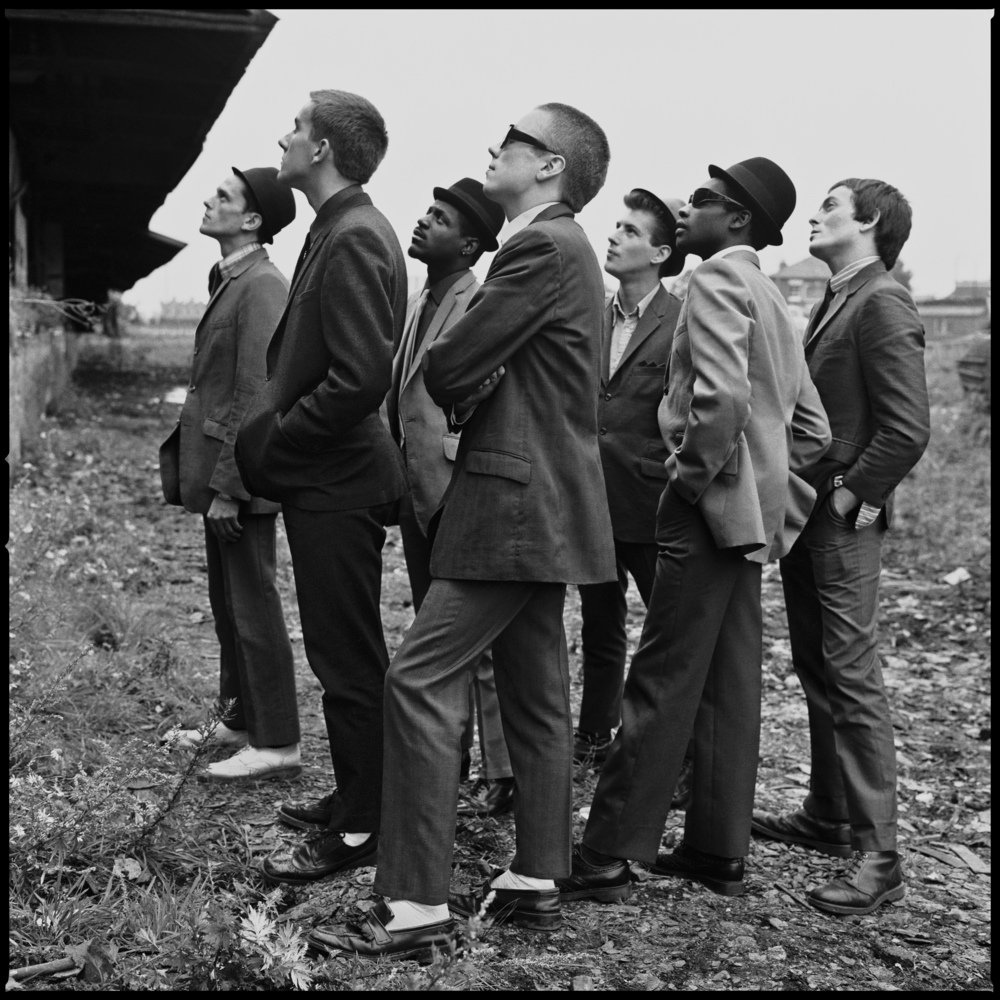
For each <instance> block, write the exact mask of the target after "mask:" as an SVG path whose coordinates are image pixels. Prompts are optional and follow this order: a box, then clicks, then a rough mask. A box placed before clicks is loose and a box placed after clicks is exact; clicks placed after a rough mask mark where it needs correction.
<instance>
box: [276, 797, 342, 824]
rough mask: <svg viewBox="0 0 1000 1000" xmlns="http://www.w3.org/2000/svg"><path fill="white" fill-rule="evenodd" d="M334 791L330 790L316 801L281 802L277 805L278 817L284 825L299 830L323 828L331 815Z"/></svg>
mask: <svg viewBox="0 0 1000 1000" xmlns="http://www.w3.org/2000/svg"><path fill="white" fill-rule="evenodd" d="M336 798H337V793H336V792H330V794H329V795H324V796H323V798H321V799H319V800H318V801H316V802H306V803H303V804H302V805H292V803H290V802H289V803H285V802H282V803H281V805H280V806H278V819H280V820H281V822H282V823H284V824H285V825H286V826H294V827H297V828H298V829H300V830H325V829H326V828H327V826H329V824H330V818H331V817H332V816H333V803H334V800H335V799H336Z"/></svg>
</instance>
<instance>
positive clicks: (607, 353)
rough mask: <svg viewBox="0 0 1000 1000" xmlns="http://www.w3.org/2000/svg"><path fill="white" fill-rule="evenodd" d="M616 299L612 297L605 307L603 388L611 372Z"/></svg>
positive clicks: (602, 357) (602, 335) (602, 360)
mask: <svg viewBox="0 0 1000 1000" xmlns="http://www.w3.org/2000/svg"><path fill="white" fill-rule="evenodd" d="M614 301H615V297H614V296H613V295H612V296H611V298H610V299H608V301H607V303H606V304H605V306H604V324H603V326H602V327H601V386H602V387H603V386H606V385H607V384H608V372H609V371H610V370H611V331H612V330H613V329H614V325H615V310H614Z"/></svg>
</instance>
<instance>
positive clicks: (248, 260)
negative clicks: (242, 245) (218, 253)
mask: <svg viewBox="0 0 1000 1000" xmlns="http://www.w3.org/2000/svg"><path fill="white" fill-rule="evenodd" d="M259 260H267V255H266V254H265V252H264V251H263V249H261V250H259V251H257V252H256V253H251V254H247V255H246V257H244V258H243V259H242V260H241V261H239V262H238V263H237V264H236V266H235V267H234V268H233V269H232V271H230V272H229V274H227V275H226V276H225V277H224V278H223V279H222V281H220V282H219V284H218V285H217V286H216V288H215V291H214V292H213V293H212V297H211V298H210V299H209V300H208V305H207V306H206V307H205V311H204V312H203V313H202V316H201V319H200V320H199V326H200V325H201V324H202V323H204V322H205V319H206V317H207V316H208V314H209V313H210V312H211V311H212V307H213V306H214V305H215V303H216V302H218V301H219V297H220V296H221V295H222V290H223V289H224V288H226V287H228V285H229V283H230V282H231V281H232V280H233V279H234V278H238V277H239V276H240V275H241V274H245V273H246V272H247V271H249V270H250V268H251V267H253V266H254V264H256V263H257V262H258V261H259Z"/></svg>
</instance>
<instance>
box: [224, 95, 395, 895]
mask: <svg viewBox="0 0 1000 1000" xmlns="http://www.w3.org/2000/svg"><path fill="white" fill-rule="evenodd" d="M310 97H311V100H310V102H309V103H308V104H306V106H305V107H304V108H303V109H302V110H301V111H300V112H299V114H298V116H297V117H296V119H295V128H294V129H293V131H291V132H290V133H289V134H288V135H286V136H285V137H284V138H282V139H281V140H280V141H279V145H280V146H281V149H282V152H283V155H282V158H281V171H280V173H279V177H280V178H281V179H282V180H285V181H286V182H287V183H289V184H290V185H291V186H292V187H295V188H298V189H299V190H300V191H302V192H303V193H304V194H305V196H306V198H307V200H308V201H309V204H310V205H311V206H312V207H313V209H314V210H315V211H316V218H315V220H314V221H313V224H312V226H311V227H310V229H309V234H308V236H307V237H306V243H305V246H304V247H303V251H302V255H301V257H300V258H299V263H298V266H297V267H296V270H295V275H294V277H293V278H292V287H291V289H290V292H289V297H288V304H287V305H286V306H285V310H284V313H283V314H282V316H281V319H280V321H279V323H278V327H277V330H276V331H275V333H274V336H273V337H272V338H271V343H270V344H269V345H268V349H267V377H266V381H265V383H264V387H263V388H262V389H261V391H260V393H259V394H258V395H257V397H256V399H255V400H254V403H253V405H252V407H251V410H250V413H249V414H248V415H247V418H246V420H245V421H244V424H243V427H242V428H241V430H240V433H239V439H238V447H237V458H238V460H239V462H240V465H241V468H242V470H243V472H244V477H245V479H246V481H247V483H248V484H253V488H254V489H255V490H256V491H257V492H259V493H261V494H263V495H264V496H267V497H270V498H272V499H274V500H280V501H281V503H282V507H283V511H284V521H285V529H286V532H287V535H288V544H289V547H290V549H291V553H292V566H293V569H294V572H295V589H296V594H297V597H298V602H299V614H300V617H301V620H302V637H303V642H304V644H305V649H306V656H307V657H308V659H309V665H310V666H311V667H312V669H313V672H314V673H315V674H316V676H317V678H318V679H319V681H320V683H321V685H322V687H323V714H324V717H325V719H326V729H327V734H328V735H329V738H330V755H331V757H332V759H333V771H334V777H335V779H336V791H335V792H331V793H330V794H328V795H326V796H324V797H323V798H321V799H320V800H319V801H318V802H314V803H311V804H307V805H288V804H286V805H283V806H282V807H281V809H280V811H279V816H280V817H281V819H282V820H283V821H284V822H286V823H289V824H291V825H293V826H298V827H302V828H305V829H309V828H311V827H315V826H317V825H318V826H321V827H323V828H325V829H324V833H323V835H322V836H320V837H318V838H315V839H312V840H310V841H308V842H307V843H305V844H304V845H302V846H301V847H299V848H298V849H297V850H296V851H295V852H294V853H293V855H292V858H291V861H290V862H289V863H280V862H274V861H272V860H270V859H268V860H266V861H265V862H264V866H263V870H264V875H265V877H266V878H267V879H268V880H270V881H276V882H290V883H293V884H296V883H303V882H309V881H313V880H315V879H318V878H323V877H324V876H326V875H329V874H331V873H333V872H336V871H340V870H342V869H344V868H353V867H355V866H357V865H364V864H371V863H372V862H373V861H374V858H375V852H376V850H377V842H378V829H379V822H380V821H379V812H380V807H381V782H382V686H383V681H384V675H385V670H386V667H387V666H388V655H387V653H386V648H385V638H384V635H383V632H382V618H381V611H380V607H379V597H380V591H381V577H382V544H383V542H384V541H385V525H386V524H387V523H388V522H389V521H390V520H391V519H392V518H393V517H394V515H395V508H396V501H397V500H398V499H399V497H400V496H402V494H403V492H404V490H405V485H406V480H405V474H404V471H403V467H402V459H401V457H400V454H399V449H398V448H397V447H396V445H395V443H394V442H393V440H392V437H391V436H390V434H389V432H388V429H387V428H386V426H385V424H384V423H383V422H382V419H381V418H380V416H379V407H380V405H381V403H382V400H383V398H384V397H385V394H386V392H387V391H388V389H389V386H390V384H391V381H392V350H393V344H394V343H395V342H397V341H398V340H399V337H400V334H401V333H402V328H403V318H404V315H405V311H406V268H405V263H404V260H403V252H402V250H401V249H400V246H399V242H398V240H397V239H396V236H395V233H394V232H393V230H392V227H391V226H390V225H389V222H388V221H387V220H386V218H385V217H384V216H383V215H382V213H381V212H379V211H377V210H376V209H375V207H374V206H373V205H372V202H371V199H370V198H369V197H368V195H367V194H365V193H364V191H362V190H361V188H360V184H361V183H363V182H365V181H367V180H368V178H369V177H370V176H371V173H372V171H373V170H374V169H375V168H376V167H377V166H378V164H379V163H380V162H381V160H382V157H383V156H384V155H385V150H386V145H387V142H388V138H387V135H386V131H385V123H384V122H383V120H382V116H381V115H380V114H379V113H378V111H377V110H376V109H375V107H374V106H373V105H372V104H370V103H369V102H368V101H366V100H365V99H364V98H363V97H358V96H357V95H355V94H348V93H345V92H344V91H339V90H321V91H315V92H313V93H312V94H311V95H310Z"/></svg>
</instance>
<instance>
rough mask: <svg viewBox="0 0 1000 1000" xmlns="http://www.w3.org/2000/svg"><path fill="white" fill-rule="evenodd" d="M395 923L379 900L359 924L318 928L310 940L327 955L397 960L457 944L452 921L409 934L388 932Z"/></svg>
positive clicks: (425, 926)
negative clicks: (382, 957)
mask: <svg viewBox="0 0 1000 1000" xmlns="http://www.w3.org/2000/svg"><path fill="white" fill-rule="evenodd" d="M391 920H392V910H391V909H390V907H389V904H388V903H386V901H385V900H384V899H382V900H379V902H377V903H376V904H375V905H374V906H373V907H372V908H371V909H370V910H369V911H368V912H367V913H366V914H365V915H364V917H363V918H362V919H361V921H360V922H359V923H356V924H347V926H346V927H343V928H339V927H336V926H330V927H317V928H316V929H315V930H314V931H312V933H311V934H309V936H308V938H307V940H308V942H309V944H310V945H312V947H313V948H315V949H316V950H317V951H319V952H322V953H323V954H325V955H336V954H337V953H338V952H343V951H346V952H354V954H356V955H370V956H372V957H373V958H378V957H381V956H382V955H391V956H392V957H393V958H412V957H415V956H417V955H426V954H428V953H429V952H430V950H431V948H440V949H441V950H442V951H447V950H449V949H450V947H451V945H452V944H453V943H454V941H455V933H456V926H455V921H454V920H452V919H450V918H449V919H448V920H442V921H441V922H440V923H436V924H424V925H423V926H422V927H411V928H410V929H409V930H405V931H387V930H386V929H385V926H386V924H388V923H389V922H390V921H391Z"/></svg>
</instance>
